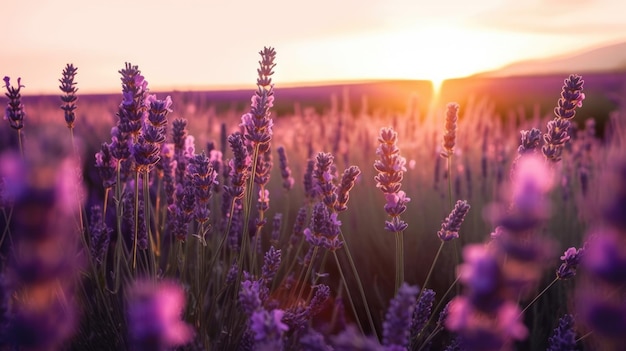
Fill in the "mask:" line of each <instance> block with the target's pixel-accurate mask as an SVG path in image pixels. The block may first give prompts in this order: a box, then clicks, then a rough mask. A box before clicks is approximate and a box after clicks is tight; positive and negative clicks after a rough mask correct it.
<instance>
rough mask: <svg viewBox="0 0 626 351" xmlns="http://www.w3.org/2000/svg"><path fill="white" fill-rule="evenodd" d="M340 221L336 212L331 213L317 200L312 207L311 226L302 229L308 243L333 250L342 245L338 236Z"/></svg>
mask: <svg viewBox="0 0 626 351" xmlns="http://www.w3.org/2000/svg"><path fill="white" fill-rule="evenodd" d="M340 226H341V222H340V221H339V220H338V219H337V213H336V212H333V213H331V212H330V211H329V209H328V207H326V206H325V205H324V204H323V203H321V202H318V203H317V204H315V207H314V208H313V216H312V217H311V226H310V228H306V229H305V230H304V236H305V238H306V240H307V242H308V243H310V244H311V245H314V246H323V247H325V248H326V249H328V250H330V251H335V250H337V249H340V248H341V247H342V246H343V242H342V241H341V239H340V238H339V228H340Z"/></svg>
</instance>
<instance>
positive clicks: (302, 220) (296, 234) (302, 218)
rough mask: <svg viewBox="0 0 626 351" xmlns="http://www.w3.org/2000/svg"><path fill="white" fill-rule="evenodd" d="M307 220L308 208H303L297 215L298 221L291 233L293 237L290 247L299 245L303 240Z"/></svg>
mask: <svg viewBox="0 0 626 351" xmlns="http://www.w3.org/2000/svg"><path fill="white" fill-rule="evenodd" d="M306 218H307V207H306V206H302V207H300V209H299V210H298V214H297V215H296V220H295V222H294V224H293V230H292V232H291V237H290V240H289V246H290V247H293V246H295V245H297V244H298V242H299V241H300V239H301V238H302V235H303V232H304V226H305V225H306Z"/></svg>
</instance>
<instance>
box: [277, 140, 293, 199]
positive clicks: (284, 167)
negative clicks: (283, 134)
mask: <svg viewBox="0 0 626 351" xmlns="http://www.w3.org/2000/svg"><path fill="white" fill-rule="evenodd" d="M276 151H277V152H278V161H279V165H280V175H281V176H282V178H283V188H285V190H287V191H289V190H291V188H293V184H294V180H293V177H292V176H291V169H290V168H289V165H288V161H287V154H286V153H285V148H284V147H282V146H279V147H278V149H277V150H276Z"/></svg>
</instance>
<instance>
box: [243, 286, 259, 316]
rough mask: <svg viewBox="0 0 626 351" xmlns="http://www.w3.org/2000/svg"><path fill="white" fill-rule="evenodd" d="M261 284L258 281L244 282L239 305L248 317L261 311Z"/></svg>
mask: <svg viewBox="0 0 626 351" xmlns="http://www.w3.org/2000/svg"><path fill="white" fill-rule="evenodd" d="M260 291H261V284H260V283H259V281H258V280H255V281H252V280H249V279H248V280H244V281H242V282H241V289H240V290H239V304H240V305H241V308H242V309H243V311H244V313H245V314H246V315H247V316H252V313H254V312H255V311H258V310H259V309H261V307H262V306H261V303H262V301H261V297H260Z"/></svg>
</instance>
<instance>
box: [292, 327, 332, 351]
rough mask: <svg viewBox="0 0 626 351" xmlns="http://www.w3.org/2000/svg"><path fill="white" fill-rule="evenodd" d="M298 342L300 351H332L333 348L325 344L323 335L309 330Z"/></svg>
mask: <svg viewBox="0 0 626 351" xmlns="http://www.w3.org/2000/svg"><path fill="white" fill-rule="evenodd" d="M299 342H300V347H301V348H302V351H333V348H332V347H330V346H328V345H327V344H326V341H325V340H324V335H322V334H321V333H318V332H316V331H315V330H313V329H310V328H309V330H308V331H307V332H306V334H304V335H302V336H301V337H300V340H299Z"/></svg>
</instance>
